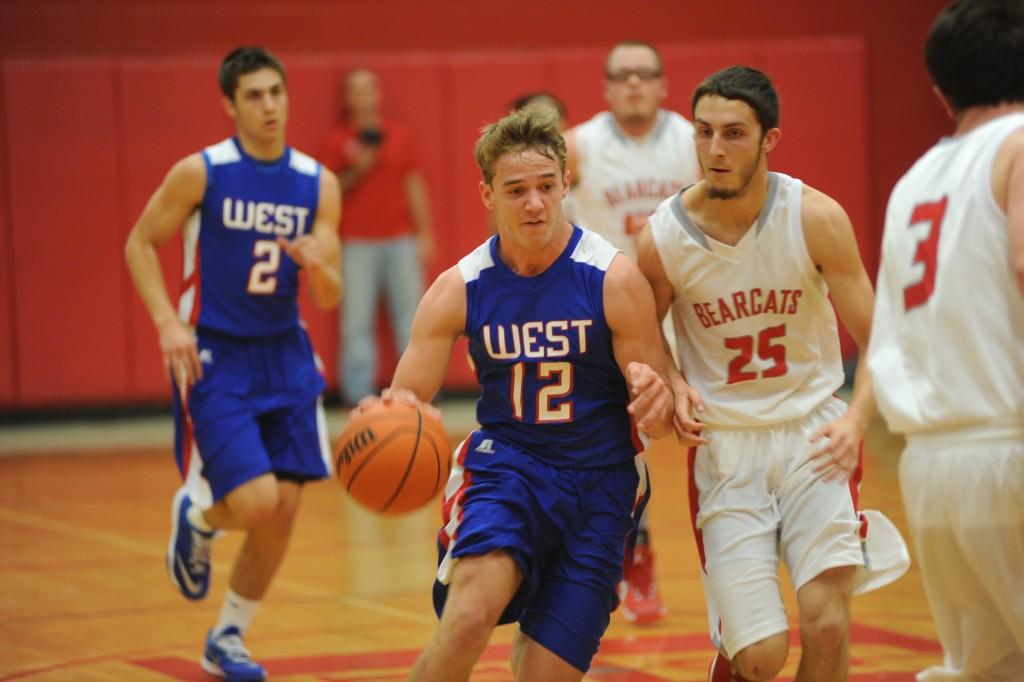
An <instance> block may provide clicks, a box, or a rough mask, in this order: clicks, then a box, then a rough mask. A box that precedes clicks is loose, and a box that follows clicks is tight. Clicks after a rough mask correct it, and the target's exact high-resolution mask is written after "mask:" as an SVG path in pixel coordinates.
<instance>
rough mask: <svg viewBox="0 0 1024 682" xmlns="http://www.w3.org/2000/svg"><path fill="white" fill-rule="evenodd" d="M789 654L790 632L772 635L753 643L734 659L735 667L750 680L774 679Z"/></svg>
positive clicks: (757, 681) (763, 681) (759, 681)
mask: <svg viewBox="0 0 1024 682" xmlns="http://www.w3.org/2000/svg"><path fill="white" fill-rule="evenodd" d="M788 655H789V633H786V632H782V633H779V634H777V635H772V636H771V637H768V638H766V639H762V640H761V641H760V642H756V643H754V644H751V645H750V646H748V647H747V648H746V649H743V650H742V651H740V652H739V653H737V654H736V655H735V656H734V657H733V659H732V665H733V669H734V670H735V671H736V672H738V673H739V674H740V675H741V676H742V677H743V679H745V680H749V681H750V682H767V680H771V679H774V678H775V676H776V675H778V674H779V671H781V670H782V666H784V665H785V664H786V656H788Z"/></svg>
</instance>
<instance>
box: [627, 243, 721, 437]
mask: <svg viewBox="0 0 1024 682" xmlns="http://www.w3.org/2000/svg"><path fill="white" fill-rule="evenodd" d="M636 244H637V264H638V265H639V267H640V272H641V273H642V274H643V275H644V278H645V279H646V280H647V283H648V284H649V285H650V287H651V289H652V290H653V292H654V311H655V316H656V317H657V319H658V320H659V321H660V320H663V319H665V315H666V314H667V313H668V309H669V305H671V303H672V296H673V292H672V283H671V282H669V281H668V276H667V275H666V274H665V266H664V265H663V264H662V262H661V256H660V255H658V248H657V246H656V245H655V243H654V235H653V234H652V233H651V226H650V224H648V225H646V226H645V227H644V229H643V230H642V231H641V232H640V234H639V235H638V236H637V242H636ZM658 338H659V339H660V340H661V344H662V348H664V350H665V358H666V369H667V371H668V379H669V386H671V388H672V393H673V394H674V396H675V415H674V416H673V420H672V421H673V427H674V428H675V431H676V436H677V437H678V438H679V442H680V443H681V444H683V445H684V446H686V447H693V446H696V445H703V444H704V443H707V439H706V438H704V437H703V436H702V435H701V431H702V430H703V429H704V425H703V424H702V423H701V422H700V414H701V413H702V412H703V411H704V401H703V400H702V399H701V397H700V392H699V391H698V390H697V389H696V388H694V387H692V386H690V385H689V384H688V383H686V379H684V378H683V375H682V372H681V371H680V370H679V367H678V366H677V365H676V361H675V358H673V357H672V352H671V350H670V346H669V345H668V340H667V339H665V333H664V331H663V329H662V328H661V327H660V326H659V328H658Z"/></svg>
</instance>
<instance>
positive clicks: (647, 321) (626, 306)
mask: <svg viewBox="0 0 1024 682" xmlns="http://www.w3.org/2000/svg"><path fill="white" fill-rule="evenodd" d="M654 309H655V308H654V295H653V294H652V293H651V287H650V286H648V284H647V281H646V280H645V279H644V278H643V275H641V274H640V271H639V270H638V269H637V267H636V266H635V265H634V264H633V262H632V261H630V260H629V258H627V257H626V256H624V255H622V254H619V255H617V256H616V257H615V259H614V260H612V263H611V265H610V266H609V267H608V272H607V274H606V275H605V279H604V313H605V319H606V320H607V321H608V326H609V327H610V328H611V331H612V349H613V350H614V352H615V360H616V362H617V363H618V365H619V369H620V370H621V371H622V376H624V377H625V378H626V382H627V383H628V384H629V388H630V393H631V394H632V396H633V401H632V402H631V403H630V404H629V412H630V414H632V415H633V417H634V418H635V419H636V424H637V428H639V429H641V430H642V431H645V432H647V433H648V434H650V435H651V436H653V437H655V438H660V437H661V436H664V435H665V434H667V433H668V432H670V431H671V430H672V416H673V412H674V407H675V405H674V402H673V398H672V390H671V389H670V388H669V385H668V381H667V378H666V376H665V352H664V350H663V348H662V344H661V342H660V332H659V331H658V324H657V320H656V319H655V317H654Z"/></svg>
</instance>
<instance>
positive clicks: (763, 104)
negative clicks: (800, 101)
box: [690, 66, 779, 136]
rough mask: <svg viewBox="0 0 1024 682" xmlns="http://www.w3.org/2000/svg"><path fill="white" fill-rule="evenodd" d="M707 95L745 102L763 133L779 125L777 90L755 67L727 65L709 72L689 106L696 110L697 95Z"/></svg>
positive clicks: (694, 92)
mask: <svg viewBox="0 0 1024 682" xmlns="http://www.w3.org/2000/svg"><path fill="white" fill-rule="evenodd" d="M708 95H718V96H719V97H724V98H725V99H738V100H740V101H742V102H746V103H747V104H748V105H749V106H750V108H751V109H753V110H754V115H755V116H757V122H758V123H760V124H761V135H762V136H763V135H764V134H765V133H766V132H768V131H769V130H771V129H772V128H777V127H778V126H779V93H777V92H775V86H774V85H772V82H771V80H770V79H769V78H768V76H766V75H764V74H763V73H762V72H760V71H758V70H757V69H752V68H750V67H749V66H730V67H729V68H727V69H722V70H721V71H716V72H715V73H713V74H711V75H710V76H708V77H707V78H705V79H704V81H703V82H702V83H701V84H700V85H698V86H697V89H696V90H694V91H693V99H692V100H690V107H691V110H692V111H694V112H695V111H696V110H697V102H698V101H700V98H701V97H706V96H708Z"/></svg>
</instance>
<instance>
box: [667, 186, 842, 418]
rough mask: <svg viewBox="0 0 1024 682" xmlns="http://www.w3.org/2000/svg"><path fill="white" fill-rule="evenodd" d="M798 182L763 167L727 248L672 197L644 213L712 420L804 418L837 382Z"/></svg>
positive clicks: (689, 374) (679, 338) (832, 323)
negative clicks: (746, 224)
mask: <svg viewBox="0 0 1024 682" xmlns="http://www.w3.org/2000/svg"><path fill="white" fill-rule="evenodd" d="M802 194H803V183H802V182H800V181H799V180H796V179H794V178H791V177H788V176H786V175H783V174H781V173H769V175H768V194H767V197H766V199H765V205H764V208H763V209H762V210H761V214H760V217H759V218H758V220H757V222H756V223H755V224H754V225H752V226H751V228H750V229H749V230H748V231H747V233H746V234H745V235H744V236H743V238H742V239H740V241H739V243H737V244H736V245H735V246H729V245H727V244H723V243H721V242H718V241H715V240H714V239H712V238H711V237H708V236H707V235H706V234H704V232H703V231H702V230H701V229H700V228H699V227H698V226H697V225H696V223H694V222H693V219H692V218H690V216H689V215H688V214H687V213H686V211H685V210H684V209H683V206H682V202H681V200H680V198H679V196H678V195H677V196H674V197H671V198H670V199H667V200H666V201H665V202H664V203H662V204H661V206H659V207H658V210H657V211H656V212H655V213H654V215H653V216H651V229H652V234H653V236H654V240H655V244H656V246H657V249H658V254H659V256H660V257H661V262H662V265H663V266H664V268H665V273H666V275H667V276H668V280H669V282H670V283H671V284H672V288H673V291H674V298H673V300H672V313H673V318H674V319H675V332H676V343H677V345H678V348H679V360H680V368H681V369H682V370H683V373H684V374H685V376H686V380H687V381H688V382H689V383H690V384H691V385H692V386H694V387H696V388H697V389H699V390H700V393H701V396H702V397H703V399H704V403H705V407H706V411H705V413H704V422H705V423H706V424H707V425H708V426H711V427H715V426H717V427H722V428H730V427H737V426H740V427H745V426H766V425H769V424H775V423H778V422H782V421H787V420H790V419H796V418H799V417H804V416H806V415H807V414H809V413H810V412H811V410H813V409H814V408H815V407H817V406H818V405H819V404H821V403H822V402H823V401H824V400H825V399H826V398H828V397H829V396H830V395H831V394H832V393H834V392H835V391H836V390H837V389H838V388H839V387H840V386H841V385H842V384H843V367H842V357H841V355H840V350H839V333H838V330H837V324H836V315H835V311H834V310H833V309H832V304H831V302H830V301H829V300H828V287H827V285H826V284H825V280H824V278H823V277H822V276H821V273H819V272H818V270H817V269H816V268H815V265H814V263H813V262H812V260H811V257H810V254H809V253H808V252H807V245H806V243H805V242H804V231H803V224H802V221H801V219H800V207H801V203H802Z"/></svg>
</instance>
